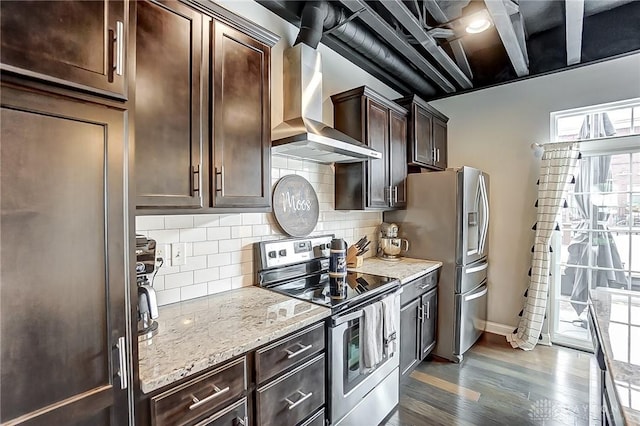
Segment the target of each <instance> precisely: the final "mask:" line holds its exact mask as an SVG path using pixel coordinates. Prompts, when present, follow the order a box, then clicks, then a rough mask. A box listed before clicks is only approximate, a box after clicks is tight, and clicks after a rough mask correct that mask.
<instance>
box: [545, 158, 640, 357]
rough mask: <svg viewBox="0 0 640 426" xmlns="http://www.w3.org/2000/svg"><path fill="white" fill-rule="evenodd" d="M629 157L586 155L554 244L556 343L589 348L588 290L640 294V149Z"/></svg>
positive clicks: (553, 328) (553, 320) (553, 331)
mask: <svg viewBox="0 0 640 426" xmlns="http://www.w3.org/2000/svg"><path fill="white" fill-rule="evenodd" d="M631 151H632V152H624V153H615V152H611V153H606V154H587V155H586V156H585V155H584V153H583V159H582V160H581V162H580V165H579V172H578V173H577V175H576V183H575V185H572V188H570V192H569V193H568V194H567V202H568V208H566V209H563V211H562V212H561V221H560V222H561V232H560V235H559V236H557V238H555V241H554V255H555V256H556V262H555V268H554V270H553V271H552V275H553V277H554V279H552V283H553V285H552V290H551V318H550V319H551V327H550V331H551V338H552V341H553V342H555V343H560V344H567V345H570V346H576V347H580V348H585V349H588V348H590V347H591V342H590V335H589V330H588V327H589V326H588V321H587V298H588V292H589V290H590V289H594V288H596V287H607V288H615V289H624V290H632V291H640V148H636V149H634V150H631ZM633 151H635V152H633Z"/></svg>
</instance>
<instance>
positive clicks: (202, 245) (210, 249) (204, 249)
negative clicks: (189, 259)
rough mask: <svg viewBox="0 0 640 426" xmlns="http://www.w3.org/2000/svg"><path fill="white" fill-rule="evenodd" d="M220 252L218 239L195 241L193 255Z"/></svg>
mask: <svg viewBox="0 0 640 426" xmlns="http://www.w3.org/2000/svg"><path fill="white" fill-rule="evenodd" d="M216 253H218V242H217V241H202V242H197V243H193V255H194V256H200V255H203V254H216Z"/></svg>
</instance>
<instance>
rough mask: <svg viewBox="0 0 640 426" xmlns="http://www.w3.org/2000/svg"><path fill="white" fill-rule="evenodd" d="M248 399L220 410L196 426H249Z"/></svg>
mask: <svg viewBox="0 0 640 426" xmlns="http://www.w3.org/2000/svg"><path fill="white" fill-rule="evenodd" d="M248 425H249V418H248V416H247V398H242V399H241V400H240V401H238V402H236V403H235V404H233V405H231V406H229V407H227V408H225V409H224V410H220V411H219V412H217V413H216V414H214V415H212V416H211V417H209V418H206V419H204V420H202V421H200V422H198V423H196V424H195V426H248Z"/></svg>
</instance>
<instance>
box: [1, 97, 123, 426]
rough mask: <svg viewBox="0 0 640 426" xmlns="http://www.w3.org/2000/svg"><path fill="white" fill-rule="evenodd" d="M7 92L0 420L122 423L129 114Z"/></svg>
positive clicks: (4, 111)
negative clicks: (121, 339) (120, 356)
mask: <svg viewBox="0 0 640 426" xmlns="http://www.w3.org/2000/svg"><path fill="white" fill-rule="evenodd" d="M1 93H2V95H1V96H2V98H1V99H2V109H1V114H0V123H1V124H0V130H1V141H2V143H1V147H0V150H1V152H0V159H1V164H0V167H1V169H2V177H1V179H0V184H1V188H0V190H1V192H2V198H1V203H0V211H1V222H0V227H1V232H0V250H1V252H2V264H1V266H0V280H1V282H2V286H1V287H0V339H1V340H2V342H3V343H2V346H1V347H0V356H1V358H0V373H1V380H0V422H1V423H3V424H4V422H9V421H11V420H15V419H18V418H19V419H20V421H25V422H28V421H31V422H33V423H29V424H50V425H59V424H69V423H70V420H71V419H73V421H74V424H79V425H113V426H117V425H123V424H126V423H127V419H128V415H127V390H123V389H121V387H123V386H125V384H124V383H121V381H120V379H119V378H118V376H117V374H118V373H119V372H120V359H119V350H118V347H117V346H116V345H117V343H118V341H119V338H120V337H123V336H125V335H126V330H127V323H126V320H125V306H126V305H127V303H126V302H125V282H126V276H127V273H126V271H125V266H124V261H125V253H127V252H128V249H127V245H126V244H125V242H126V239H127V237H126V234H125V232H126V229H127V228H126V227H125V223H124V218H125V217H126V216H127V215H126V214H125V212H124V196H125V194H124V193H123V191H124V187H125V171H124V164H125V159H126V156H127V154H126V153H125V152H124V151H123V147H124V146H125V144H124V141H125V135H126V129H125V126H124V122H125V113H123V112H122V111H116V110H113V109H109V108H105V107H102V106H96V105H93V104H88V103H79V102H78V103H76V102H73V101H70V100H67V99H62V98H55V97H50V96H47V95H42V94H37V93H33V92H22V91H20V90H18V89H16V88H13V87H8V86H3V87H2V92H1ZM121 346H122V348H123V349H125V348H124V342H123V344H122V345H121ZM123 352H124V353H126V352H127V351H126V350H124V351H123ZM122 362H123V365H127V364H129V365H130V362H131V360H128V359H123V360H122ZM125 377H126V374H125Z"/></svg>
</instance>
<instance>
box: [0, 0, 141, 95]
mask: <svg viewBox="0 0 640 426" xmlns="http://www.w3.org/2000/svg"><path fill="white" fill-rule="evenodd" d="M128 8H129V2H128V1H126V0H101V1H99V0H93V1H86V0H75V1H31V0H29V1H24V0H20V1H8V0H2V1H1V2H0V19H1V24H0V28H1V30H0V40H1V42H0V57H1V62H2V69H6V70H10V71H14V72H18V73H20V74H24V75H28V76H31V77H36V78H42V79H45V80H48V81H53V82H56V83H63V84H66V85H71V86H74V87H78V88H81V89H86V90H91V91H95V92H98V93H102V94H107V95H110V96H115V97H118V98H124V97H125V94H126V91H125V88H126V84H125V83H126V81H125V75H124V70H125V64H124V62H125V56H126V46H127V43H126V34H127V24H126V21H127V14H128Z"/></svg>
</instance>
